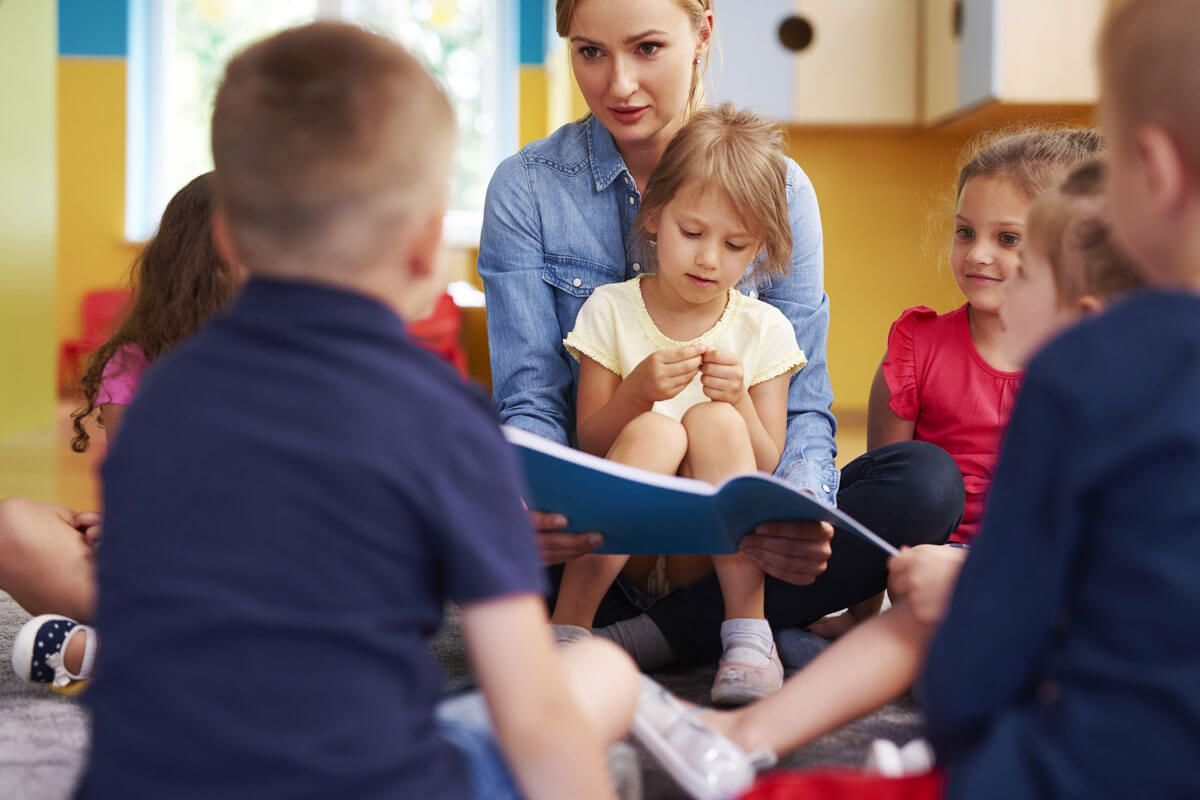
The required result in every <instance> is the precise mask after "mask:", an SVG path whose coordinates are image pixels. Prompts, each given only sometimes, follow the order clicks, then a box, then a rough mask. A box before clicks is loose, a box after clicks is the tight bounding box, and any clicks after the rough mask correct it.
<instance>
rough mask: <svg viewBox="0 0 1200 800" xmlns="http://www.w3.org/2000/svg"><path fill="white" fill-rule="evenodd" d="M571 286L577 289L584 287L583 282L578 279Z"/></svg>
mask: <svg viewBox="0 0 1200 800" xmlns="http://www.w3.org/2000/svg"><path fill="white" fill-rule="evenodd" d="M571 285H572V286H576V287H579V286H583V281H582V280H580V279H579V278H576V279H575V280H573V281H571Z"/></svg>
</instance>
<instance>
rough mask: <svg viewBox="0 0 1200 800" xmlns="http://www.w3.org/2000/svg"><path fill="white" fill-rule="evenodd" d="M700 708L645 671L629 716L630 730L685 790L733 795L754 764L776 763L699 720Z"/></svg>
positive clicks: (708, 799) (705, 799) (722, 799)
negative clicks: (677, 696)
mask: <svg viewBox="0 0 1200 800" xmlns="http://www.w3.org/2000/svg"><path fill="white" fill-rule="evenodd" d="M702 711H703V709H700V708H696V707H688V706H687V705H685V704H684V703H683V702H681V701H680V700H679V699H678V698H676V697H675V696H674V695H672V694H671V693H670V692H668V691H667V690H666V689H664V688H663V687H662V686H660V685H658V684H657V683H655V682H654V681H653V680H651V679H650V678H648V677H646V676H645V675H643V676H642V689H641V693H640V695H639V697H638V706H637V713H636V714H634V717H633V735H634V736H636V737H637V739H638V741H639V742H641V743H642V745H643V746H644V747H645V748H646V749H647V750H649V751H650V754H651V755H653V756H654V758H655V759H656V760H657V761H658V762H659V763H660V764H662V765H663V768H665V769H666V771H667V773H668V774H670V776H671V777H672V778H674V779H675V782H676V783H678V784H679V785H680V787H682V788H683V790H684V791H686V792H687V793H688V794H689V795H691V796H692V797H694V798H697V799H698V800H726V798H732V797H737V796H738V795H740V794H741V793H742V792H744V791H745V790H746V789H747V788H749V786H750V784H752V783H753V782H754V775H755V772H756V771H757V770H758V769H761V768H765V767H769V766H771V765H772V764H774V763H775V758H774V754H772V753H767V752H766V751H764V752H763V753H761V754H756V755H755V756H750V755H748V754H747V753H746V752H745V751H744V750H742V749H741V748H740V747H738V746H737V745H736V744H734V743H733V742H732V741H730V740H729V739H727V738H725V737H724V736H722V735H721V734H719V733H717V732H716V731H714V730H712V729H710V728H706V727H705V726H703V725H701V724H700V722H699V719H698V715H699V714H700V713H701V712H702Z"/></svg>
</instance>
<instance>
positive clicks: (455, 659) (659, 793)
mask: <svg viewBox="0 0 1200 800" xmlns="http://www.w3.org/2000/svg"><path fill="white" fill-rule="evenodd" d="M28 618H29V617H28V615H27V614H25V612H24V611H22V610H21V609H20V608H19V607H18V606H17V605H16V604H15V603H13V602H12V600H11V599H9V597H8V595H6V594H4V593H3V592H0V654H2V657H3V660H2V663H0V798H5V800H59V798H65V797H69V796H70V793H71V790H72V789H73V787H74V783H75V780H76V777H77V776H78V774H79V771H80V768H81V766H82V764H83V760H84V758H85V753H86V749H87V742H88V721H87V717H86V715H85V714H84V712H83V710H82V708H81V707H80V706H79V704H78V703H77V702H76V701H74V700H70V699H67V698H63V697H60V696H58V695H56V694H53V693H52V692H49V691H46V690H44V689H41V688H40V687H39V688H34V687H29V686H26V685H24V684H22V683H21V682H20V681H19V680H18V679H17V678H16V676H15V675H14V674H13V671H12V668H11V666H10V665H9V652H10V646H11V642H12V639H13V637H14V636H15V635H16V632H17V629H18V628H19V627H20V626H21V624H22V623H24V622H25V620H27V619H28ZM431 647H432V650H433V652H434V654H435V655H436V656H437V658H438V660H439V661H440V662H441V663H442V665H443V666H444V668H445V670H446V675H447V687H448V688H458V687H461V686H463V685H466V684H468V683H469V682H470V668H469V665H468V663H467V658H466V654H465V652H464V650H463V646H462V639H461V636H460V634H459V632H458V629H457V626H456V625H454V624H453V619H451V622H450V624H449V625H447V626H446V628H445V629H443V631H442V632H441V633H439V635H438V636H437V637H436V638H435V639H434V641H433V642H432V644H431ZM714 674H715V667H704V668H697V669H691V670H677V671H666V672H660V673H657V674H655V676H654V677H655V678H656V679H657V680H659V681H660V682H661V683H663V684H664V685H665V686H667V687H668V688H669V689H671V690H672V691H673V692H675V693H676V694H678V695H680V696H681V697H684V698H686V699H688V700H692V701H693V702H703V701H704V700H705V698H707V696H708V690H709V687H710V686H711V685H712V680H713V675H714ZM797 713H803V710H802V709H799V710H797ZM920 728H921V716H920V713H919V711H918V709H917V708H916V706H915V705H914V704H913V703H912V701H911V700H910V699H908V698H903V699H902V700H901V701H900V702H897V703H893V704H891V705H889V706H887V707H886V708H884V709H882V710H880V711H878V712H876V713H875V714H872V715H871V716H869V717H866V718H865V719H862V720H859V721H858V722H856V723H854V724H852V725H848V726H846V727H844V728H842V729H841V730H840V731H837V732H836V733H834V734H831V735H829V736H826V737H824V738H823V739H820V740H819V741H817V742H815V743H813V744H812V745H810V746H808V747H805V748H803V749H801V750H799V751H797V752H795V753H792V754H790V755H789V756H787V757H786V758H784V759H783V761H782V763H781V766H784V767H811V766H815V765H829V764H850V765H859V764H862V762H863V759H864V758H865V757H866V751H867V747H868V746H869V744H870V742H871V740H872V739H876V738H884V739H891V740H893V741H895V742H897V743H901V744H902V743H904V742H907V741H908V740H909V739H912V738H914V737H915V736H919V735H920V733H921V731H920ZM639 754H640V759H641V763H642V785H643V791H644V797H645V800H668V799H671V798H680V797H683V796H684V795H683V794H682V792H680V791H679V790H678V789H677V788H676V787H675V785H674V784H673V783H672V782H671V780H670V778H668V777H667V775H666V774H665V773H664V772H663V771H662V770H661V769H659V768H658V767H657V765H656V764H655V763H654V761H653V760H652V759H651V758H649V756H648V755H646V754H645V753H644V752H641V751H639Z"/></svg>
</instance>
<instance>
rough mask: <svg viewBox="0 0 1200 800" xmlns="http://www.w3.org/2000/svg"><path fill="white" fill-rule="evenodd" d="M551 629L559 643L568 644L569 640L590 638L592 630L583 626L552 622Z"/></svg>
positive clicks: (575, 640)
mask: <svg viewBox="0 0 1200 800" xmlns="http://www.w3.org/2000/svg"><path fill="white" fill-rule="evenodd" d="M550 629H551V630H552V631H553V633H554V641H555V642H557V643H558V644H567V643H569V642H577V641H579V640H580V639H590V638H591V637H592V632H591V631H590V630H588V629H587V628H581V627H580V626H578V625H559V624H558V623H551V624H550Z"/></svg>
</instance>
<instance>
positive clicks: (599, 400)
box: [575, 344, 704, 456]
mask: <svg viewBox="0 0 1200 800" xmlns="http://www.w3.org/2000/svg"><path fill="white" fill-rule="evenodd" d="M703 352H704V345H699V344H695V345H688V346H687V347H681V348H679V349H678V350H659V351H657V352H654V353H651V354H650V355H648V356H646V357H645V358H644V359H642V362H641V363H640V364H638V365H637V366H636V367H634V369H633V371H632V372H630V373H629V375H627V376H626V377H625V378H624V379H622V378H621V377H620V376H618V375H616V374H615V373H613V372H611V371H609V370H607V369H605V368H604V367H602V366H600V364H599V363H597V362H596V361H594V360H592V359H590V358H588V357H587V356H583V357H581V358H580V362H579V393H578V397H577V398H576V401H575V416H576V418H577V419H578V420H579V422H578V425H579V446H580V448H581V449H583V450H585V451H587V452H589V453H593V454H595V455H601V456H602V455H605V454H607V453H608V451H609V450H610V449H611V448H612V446H613V442H615V441H616V440H617V436H619V435H620V433H621V431H622V430H624V428H625V426H626V425H628V424H629V423H630V421H632V420H633V418H634V417H636V416H638V415H639V414H644V413H645V412H647V411H650V410H651V409H653V408H654V404H655V403H656V402H658V401H659V400H669V399H671V398H672V397H674V396H675V395H677V394H679V393H680V392H682V391H683V390H684V389H685V388H687V385H688V384H689V383H691V382H692V378H694V377H695V376H696V373H698V372H699V371H700V357H701V354H702V353H703Z"/></svg>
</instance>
